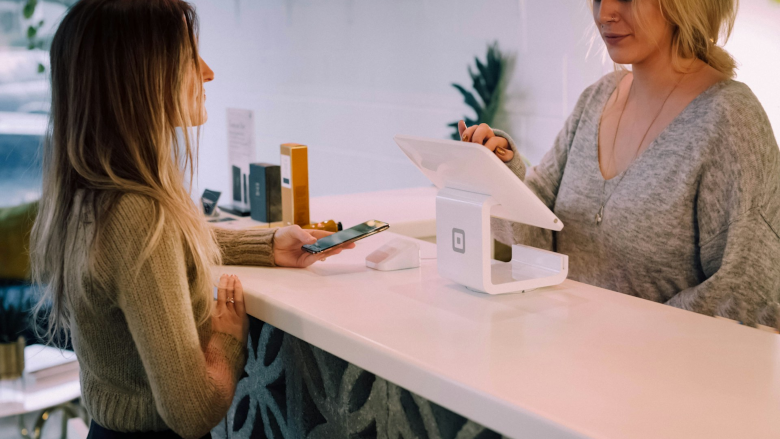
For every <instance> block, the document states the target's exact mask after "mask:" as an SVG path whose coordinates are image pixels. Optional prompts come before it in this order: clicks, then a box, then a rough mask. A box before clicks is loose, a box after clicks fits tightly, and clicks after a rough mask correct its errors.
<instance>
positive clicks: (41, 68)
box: [38, 63, 46, 73]
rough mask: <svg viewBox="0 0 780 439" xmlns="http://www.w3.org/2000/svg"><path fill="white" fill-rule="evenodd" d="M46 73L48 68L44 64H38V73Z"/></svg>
mask: <svg viewBox="0 0 780 439" xmlns="http://www.w3.org/2000/svg"><path fill="white" fill-rule="evenodd" d="M45 71H46V67H45V66H44V65H43V64H41V63H38V73H43V72H45Z"/></svg>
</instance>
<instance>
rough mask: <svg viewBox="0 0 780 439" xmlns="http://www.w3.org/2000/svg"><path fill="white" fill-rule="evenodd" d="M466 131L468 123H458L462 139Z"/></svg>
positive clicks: (460, 121)
mask: <svg viewBox="0 0 780 439" xmlns="http://www.w3.org/2000/svg"><path fill="white" fill-rule="evenodd" d="M464 131H466V122H463V121H462V120H459V121H458V134H460V138H461V139H462V138H463V132H464Z"/></svg>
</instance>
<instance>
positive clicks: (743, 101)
mask: <svg viewBox="0 0 780 439" xmlns="http://www.w3.org/2000/svg"><path fill="white" fill-rule="evenodd" d="M729 105H731V108H729V109H726V110H724V111H722V112H721V115H720V116H719V119H718V120H717V122H718V123H717V124H713V125H714V128H713V129H714V130H715V134H714V136H715V138H714V141H713V142H710V144H711V150H710V151H708V155H707V160H706V161H705V162H704V166H703V168H702V171H701V176H700V181H699V188H698V193H697V197H696V201H695V206H696V219H697V223H698V230H699V252H700V260H701V269H702V271H703V274H704V276H705V280H704V282H702V283H701V284H699V285H696V286H694V287H692V288H688V289H685V290H683V291H680V292H679V293H677V294H676V295H674V296H672V297H671V299H669V300H668V301H667V304H669V305H672V306H675V307H679V308H683V309H687V310H691V311H696V312H699V313H702V314H707V315H718V316H723V317H728V318H730V319H734V320H737V321H740V322H743V323H745V324H747V325H750V326H755V325H756V324H762V325H766V326H771V327H775V328H778V329H780V305H778V300H779V299H780V297H779V296H780V294H779V293H780V265H778V264H777V257H778V255H780V235H779V233H780V152H779V151H778V147H777V142H776V141H775V139H774V135H773V133H772V129H771V126H770V124H769V120H768V119H767V117H766V114H765V113H764V111H763V109H762V108H761V106H760V104H759V103H758V101H757V100H755V97H754V96H753V94H752V93H748V92H746V93H743V94H741V95H738V96H735V97H734V98H732V99H730V101H729Z"/></svg>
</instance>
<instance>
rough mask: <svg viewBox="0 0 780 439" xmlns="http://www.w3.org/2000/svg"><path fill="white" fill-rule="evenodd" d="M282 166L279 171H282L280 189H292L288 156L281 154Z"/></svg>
mask: <svg viewBox="0 0 780 439" xmlns="http://www.w3.org/2000/svg"><path fill="white" fill-rule="evenodd" d="M281 157H282V165H281V171H282V187H292V170H291V167H292V165H291V162H290V156H289V155H286V154H282V156H281Z"/></svg>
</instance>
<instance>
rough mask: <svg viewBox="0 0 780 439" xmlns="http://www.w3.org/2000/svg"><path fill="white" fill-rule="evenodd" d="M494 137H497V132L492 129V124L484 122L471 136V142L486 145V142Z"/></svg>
mask: <svg viewBox="0 0 780 439" xmlns="http://www.w3.org/2000/svg"><path fill="white" fill-rule="evenodd" d="M492 137H495V134H493V130H492V129H490V126H488V124H486V123H482V124H479V126H478V127H477V129H476V130H475V131H474V134H473V135H472V136H471V142H472V143H479V144H480V145H484V144H485V142H486V141H487V140H488V139H490V138H492Z"/></svg>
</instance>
